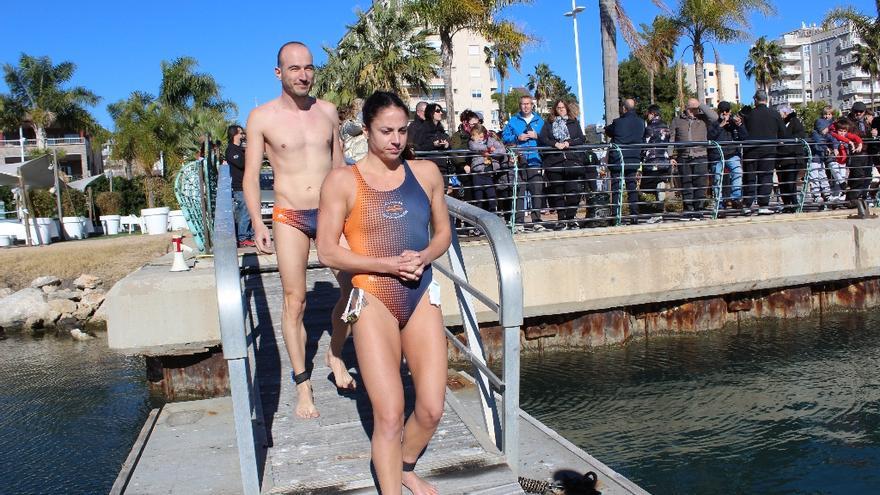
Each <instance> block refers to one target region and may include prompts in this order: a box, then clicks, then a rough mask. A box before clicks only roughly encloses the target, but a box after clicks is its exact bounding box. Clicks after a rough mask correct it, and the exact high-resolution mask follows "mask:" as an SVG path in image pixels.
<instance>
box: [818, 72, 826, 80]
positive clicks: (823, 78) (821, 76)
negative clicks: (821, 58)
mask: <svg viewBox="0 0 880 495" xmlns="http://www.w3.org/2000/svg"><path fill="white" fill-rule="evenodd" d="M819 82H820V83H823V82H825V72H824V71H820V72H819Z"/></svg>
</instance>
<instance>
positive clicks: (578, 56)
mask: <svg viewBox="0 0 880 495" xmlns="http://www.w3.org/2000/svg"><path fill="white" fill-rule="evenodd" d="M575 1H576V0H571V12H566V13H565V14H563V15H565V16H566V17H571V20H572V21H573V22H574V58H575V61H576V65H577V74H578V111H579V112H580V114H581V115H580V119H579V120H580V122H581V130H584V119H585V118H586V116H585V115H584V85H583V83H582V82H581V44H580V42H579V41H578V20H577V15H578V14H579V13H581V12H583V11H584V7H579V6H577V5H576V4H575Z"/></svg>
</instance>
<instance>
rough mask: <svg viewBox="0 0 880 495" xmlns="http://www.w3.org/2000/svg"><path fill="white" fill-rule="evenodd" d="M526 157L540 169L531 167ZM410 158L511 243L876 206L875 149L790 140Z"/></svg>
mask: <svg viewBox="0 0 880 495" xmlns="http://www.w3.org/2000/svg"><path fill="white" fill-rule="evenodd" d="M835 152H836V153H835ZM844 152H845V153H844ZM531 154H535V155H539V156H540V157H541V159H542V162H543V163H541V164H537V163H535V162H534V161H533V162H532V163H531V164H530V163H528V159H527V158H528V157H529V156H530V155H531ZM417 155H418V156H419V157H420V158H425V159H429V160H432V161H434V162H435V163H437V165H438V167H440V169H441V172H442V173H444V176H445V177H446V180H447V184H448V185H449V186H448V193H449V194H450V195H452V196H454V197H456V198H458V199H461V200H462V201H465V202H468V203H471V204H474V205H475V206H478V207H480V208H482V209H485V210H487V211H489V212H491V213H494V214H496V215H498V216H499V217H501V218H503V219H504V220H505V222H506V223H507V225H508V228H509V229H510V230H511V232H514V233H520V232H524V231H525V230H527V229H532V230H545V229H556V230H568V229H580V228H591V227H603V226H611V225H622V224H637V223H657V222H663V221H692V220H700V219H716V218H723V217H732V216H747V215H771V214H778V213H798V212H803V211H818V210H825V209H836V208H850V207H855V206H856V205H855V203H854V201H855V200H856V199H859V198H863V199H865V200H867V203H868V204H869V205H871V204H874V203H875V202H877V201H878V199H880V198H878V184H880V174H878V170H880V141H876V140H873V141H872V140H867V141H865V143H864V145H863V148H862V149H861V150H860V151H859V152H853V150H851V149H848V148H847V149H846V150H843V151H841V150H831V149H830V147H829V146H828V145H827V144H825V143H817V142H813V141H808V140H803V139H789V140H772V141H719V142H716V141H700V142H685V143H674V144H671V145H666V144H638V145H627V146H617V145H614V144H593V145H584V146H572V147H571V148H567V149H565V150H559V149H556V148H549V147H512V148H510V147H509V148H505V149H504V150H503V151H500V152H495V153H493V154H491V155H485V154H477V153H474V152H471V151H469V150H450V151H444V152H420V153H417ZM479 162H482V163H479ZM486 162H488V163H489V165H485V163H486ZM530 165H531V166H530ZM466 166H467V167H466ZM460 228H461V226H460ZM463 232H464V233H469V234H479V233H480V232H478V231H477V230H476V229H468V230H463Z"/></svg>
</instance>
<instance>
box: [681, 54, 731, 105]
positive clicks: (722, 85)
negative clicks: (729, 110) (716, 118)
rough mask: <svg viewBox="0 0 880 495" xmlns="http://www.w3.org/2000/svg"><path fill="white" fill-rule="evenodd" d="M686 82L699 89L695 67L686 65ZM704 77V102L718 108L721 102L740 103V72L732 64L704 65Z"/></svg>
mask: <svg viewBox="0 0 880 495" xmlns="http://www.w3.org/2000/svg"><path fill="white" fill-rule="evenodd" d="M684 72H685V80H686V81H687V83H688V85H689V86H690V87H691V88H696V87H697V79H696V77H695V66H694V65H693V64H685V66H684ZM703 77H704V78H705V81H706V85H705V88H706V89H705V94H704V95H703V102H704V103H706V104H708V105H709V106H711V107H716V106H718V103H719V102H721V101H728V102H731V103H740V102H741V101H742V100H741V94H740V93H741V86H740V84H739V72H737V70H736V68H735V67H734V66H732V65H730V64H715V63H710V62H705V63H703Z"/></svg>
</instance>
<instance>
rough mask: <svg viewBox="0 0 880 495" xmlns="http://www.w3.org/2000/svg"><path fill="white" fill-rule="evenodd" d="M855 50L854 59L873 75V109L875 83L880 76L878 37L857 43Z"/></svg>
mask: <svg viewBox="0 0 880 495" xmlns="http://www.w3.org/2000/svg"><path fill="white" fill-rule="evenodd" d="M877 37H880V34H878V33H876V32H875V33H872V34H871V38H877ZM869 39H870V38H869ZM865 41H867V40H865ZM855 50H856V51H855V53H853V59H854V60H855V62H856V64H857V65H858V66H859V68H860V69H862V70H863V71H865V72H867V73H868V75H869V76H871V110H874V84H876V82H877V79H878V77H880V63H878V60H880V43H878V42H877V40H876V39H874V40H870V41H868V42H867V43H865V44H857V45H855Z"/></svg>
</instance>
